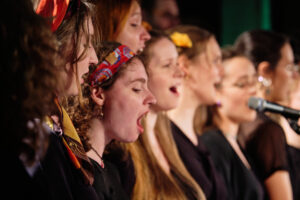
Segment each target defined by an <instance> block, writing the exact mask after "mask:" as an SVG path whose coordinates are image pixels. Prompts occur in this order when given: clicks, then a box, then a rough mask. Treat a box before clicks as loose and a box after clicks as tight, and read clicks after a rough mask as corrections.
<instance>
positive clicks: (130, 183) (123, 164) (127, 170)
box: [103, 148, 136, 197]
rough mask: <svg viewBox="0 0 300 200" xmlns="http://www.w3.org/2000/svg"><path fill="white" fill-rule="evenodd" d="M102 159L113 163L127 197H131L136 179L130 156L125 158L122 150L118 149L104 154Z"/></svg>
mask: <svg viewBox="0 0 300 200" xmlns="http://www.w3.org/2000/svg"><path fill="white" fill-rule="evenodd" d="M103 158H104V159H105V160H108V161H109V162H110V163H113V164H114V166H115V167H116V168H117V170H118V173H119V176H120V179H121V184H122V186H123V189H124V191H125V193H126V194H127V196H128V197H131V194H132V192H133V188H134V184H135V180H136V178H135V170H134V163H133V160H132V159H131V156H130V154H129V155H128V156H125V155H124V152H123V150H122V149H121V148H120V149H114V150H113V151H110V152H109V154H105V155H104V157H103Z"/></svg>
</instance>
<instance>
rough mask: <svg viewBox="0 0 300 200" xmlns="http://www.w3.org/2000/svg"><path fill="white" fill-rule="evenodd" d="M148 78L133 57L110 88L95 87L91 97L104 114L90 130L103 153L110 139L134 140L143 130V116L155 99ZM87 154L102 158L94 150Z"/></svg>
mask: <svg viewBox="0 0 300 200" xmlns="http://www.w3.org/2000/svg"><path fill="white" fill-rule="evenodd" d="M147 82H148V77H147V74H146V71H145V68H144V65H143V64H142V62H141V61H140V60H139V59H136V58H134V60H133V61H132V63H130V64H129V66H127V69H126V71H124V74H122V75H121V76H120V77H119V78H118V79H117V80H116V81H115V83H114V84H113V86H112V87H111V88H110V89H109V90H106V91H103V90H102V89H101V88H98V89H93V91H92V96H91V97H92V99H93V100H94V101H95V102H96V103H97V104H98V105H99V106H103V114H104V118H103V119H94V120H93V121H92V122H91V129H90V130H89V134H90V135H91V140H90V141H91V143H92V146H93V147H94V148H96V149H97V151H98V153H99V154H100V155H102V153H103V150H104V148H105V146H106V145H107V144H108V143H109V142H110V141H112V140H117V141H121V142H133V141H135V140H136V139H137V138H138V136H139V135H140V133H142V132H143V129H142V126H141V119H142V117H143V116H144V115H145V114H146V113H147V112H148V111H149V107H150V105H151V104H153V103H155V98H154V97H153V95H152V94H151V92H150V91H149V90H148V86H147ZM88 155H90V156H91V157H92V158H95V159H96V160H97V159H99V158H97V156H96V155H95V154H94V152H93V151H90V152H89V154H88Z"/></svg>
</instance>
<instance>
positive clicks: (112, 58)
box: [88, 45, 135, 87]
mask: <svg viewBox="0 0 300 200" xmlns="http://www.w3.org/2000/svg"><path fill="white" fill-rule="evenodd" d="M134 55H135V54H134V53H133V51H131V50H130V49H129V48H128V47H127V46H125V45H121V46H119V47H118V48H116V49H115V50H114V51H113V52H111V53H110V54H109V55H108V56H106V58H105V59H104V60H103V61H102V62H101V63H100V64H99V65H98V66H97V67H96V69H95V70H94V71H93V72H90V75H89V77H88V81H89V84H90V86H91V87H95V86H101V84H102V83H103V82H105V81H106V80H108V79H110V78H111V77H112V76H113V75H114V74H115V73H116V72H117V71H118V70H119V69H120V67H121V66H122V65H123V64H124V63H126V62H127V61H128V60H130V59H131V58H132V57H133V56H134Z"/></svg>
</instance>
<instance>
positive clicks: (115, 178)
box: [91, 159, 129, 200]
mask: <svg viewBox="0 0 300 200" xmlns="http://www.w3.org/2000/svg"><path fill="white" fill-rule="evenodd" d="M91 162H92V164H93V166H94V168H95V174H94V175H95V176H94V177H95V179H94V183H93V187H94V188H95V191H96V192H97V194H98V196H99V197H101V199H111V200H126V199H129V197H128V195H127V194H126V193H125V191H124V189H123V187H122V185H121V180H120V176H119V173H118V170H117V169H116V167H115V166H114V165H113V164H112V163H110V162H108V161H105V167H104V168H102V167H101V166H100V165H99V164H98V163H97V162H96V161H95V160H93V159H91Z"/></svg>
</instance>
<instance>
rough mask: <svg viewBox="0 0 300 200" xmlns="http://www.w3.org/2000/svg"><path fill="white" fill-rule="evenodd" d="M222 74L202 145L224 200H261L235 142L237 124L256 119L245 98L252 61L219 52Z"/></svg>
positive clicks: (251, 85) (251, 83)
mask: <svg viewBox="0 0 300 200" xmlns="http://www.w3.org/2000/svg"><path fill="white" fill-rule="evenodd" d="M222 57H223V67H224V75H223V77H222V80H221V82H220V83H219V84H217V91H218V92H217V96H218V98H219V100H220V102H221V104H220V105H219V106H212V107H210V108H209V110H208V111H209V113H208V116H209V117H208V118H207V121H206V123H205V130H206V131H205V132H204V133H203V135H202V136H201V138H202V140H203V143H204V144H205V145H206V147H207V148H208V150H209V152H210V153H211V156H212V159H213V161H214V164H215V166H216V168H217V170H218V171H219V173H220V174H221V175H222V177H223V180H224V181H225V184H226V187H227V192H228V199H232V200H233V199H236V200H238V199H244V200H246V199H248V200H250V199H261V200H262V199H263V188H262V186H261V184H260V182H259V180H258V179H257V178H256V176H255V175H254V173H253V171H252V167H251V164H250V163H249V160H248V159H247V156H246V155H245V154H244V153H243V151H242V149H241V148H240V146H239V142H238V140H237V136H238V129H239V125H240V124H241V123H243V122H251V121H253V120H255V118H256V111H254V110H250V108H249V107H248V98H249V97H251V96H253V95H255V94H256V83H257V76H256V70H255V68H254V65H253V64H252V62H251V61H250V60H249V59H248V58H247V57H245V56H243V55H242V54H240V53H239V52H236V51H234V50H233V49H226V50H223V54H222Z"/></svg>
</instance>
